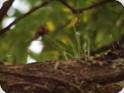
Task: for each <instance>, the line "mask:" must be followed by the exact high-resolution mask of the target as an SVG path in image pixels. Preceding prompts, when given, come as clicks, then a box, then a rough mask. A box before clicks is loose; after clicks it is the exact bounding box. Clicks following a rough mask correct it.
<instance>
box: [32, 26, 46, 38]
mask: <svg viewBox="0 0 124 93" xmlns="http://www.w3.org/2000/svg"><path fill="white" fill-rule="evenodd" d="M47 33H48V29H47V28H45V27H44V26H40V27H39V28H38V29H37V31H36V33H35V35H34V38H33V39H37V38H39V37H43V36H44V35H46V34H47Z"/></svg>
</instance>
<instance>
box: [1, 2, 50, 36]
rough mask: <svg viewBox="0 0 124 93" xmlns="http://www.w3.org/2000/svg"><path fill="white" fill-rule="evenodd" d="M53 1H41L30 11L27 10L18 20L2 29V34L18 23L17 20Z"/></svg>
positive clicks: (17, 19)
mask: <svg viewBox="0 0 124 93" xmlns="http://www.w3.org/2000/svg"><path fill="white" fill-rule="evenodd" d="M50 2H51V1H44V2H43V3H41V4H40V5H38V6H36V7H34V8H32V9H31V10H30V11H29V12H27V13H26V14H24V15H22V16H20V17H18V18H16V20H14V21H13V22H12V23H11V24H9V25H8V26H7V27H5V28H3V29H1V30H0V35H2V34H3V33H5V32H7V31H9V30H10V28H11V27H12V26H13V25H14V24H16V23H17V22H19V21H20V20H22V19H24V18H25V17H27V16H28V15H30V14H32V13H33V12H35V11H36V10H38V9H40V8H42V7H44V6H46V5H48V4H49V3H50Z"/></svg>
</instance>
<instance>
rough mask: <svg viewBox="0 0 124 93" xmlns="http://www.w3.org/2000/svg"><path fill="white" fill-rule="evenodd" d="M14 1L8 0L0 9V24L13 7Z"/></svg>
mask: <svg viewBox="0 0 124 93" xmlns="http://www.w3.org/2000/svg"><path fill="white" fill-rule="evenodd" d="M13 2H14V0H7V1H5V2H4V3H3V6H2V8H1V9H0V22H1V21H2V20H3V18H4V16H5V15H6V14H7V11H8V10H9V8H10V7H11V5H12V3H13Z"/></svg>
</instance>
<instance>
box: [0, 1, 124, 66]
mask: <svg viewBox="0 0 124 93" xmlns="http://www.w3.org/2000/svg"><path fill="white" fill-rule="evenodd" d="M43 1H44V0H28V2H29V3H30V4H31V6H32V7H34V6H36V5H38V4H39V3H41V2H43ZM98 1H101V0H68V1H67V2H68V3H69V4H71V5H72V6H74V7H75V8H82V7H87V6H90V5H92V4H94V3H95V2H98ZM19 15H21V13H18V11H17V13H15V16H19ZM123 16H124V8H123V7H122V5H121V4H119V3H118V2H116V1H114V2H111V3H108V4H105V5H101V6H100V7H96V8H93V9H90V10H87V11H85V12H83V13H81V14H80V15H74V14H72V13H71V11H70V10H69V9H68V8H67V7H65V6H64V5H62V4H61V3H60V2H59V1H57V0H56V1H54V2H52V3H51V4H49V5H48V6H47V7H43V8H41V9H39V10H37V11H35V12H34V13H32V14H31V15H29V16H27V17H26V18H24V19H23V20H21V21H20V22H18V23H17V24H16V25H15V28H14V29H12V30H11V31H9V32H7V33H5V34H4V35H1V36H0V61H2V62H5V63H9V64H13V63H14V64H15V63H18V64H20V63H26V60H27V55H30V56H31V57H32V58H34V59H36V60H37V61H38V62H40V61H44V60H68V59H70V58H78V57H80V55H81V54H88V55H89V54H90V51H93V50H96V49H97V48H100V47H101V46H103V45H106V44H109V43H110V42H112V41H113V40H115V39H118V38H119V37H120V35H121V34H123V32H124V31H123V30H124V27H123V22H124V17H123ZM64 24H65V25H64ZM41 25H44V26H45V27H47V28H48V29H49V32H48V34H47V35H45V36H44V37H43V39H42V42H43V45H44V48H43V51H42V52H41V53H40V54H35V53H33V52H31V51H29V49H28V47H29V45H30V43H31V39H32V38H33V36H34V33H35V32H36V31H37V28H38V27H39V26H41ZM61 26H62V27H61Z"/></svg>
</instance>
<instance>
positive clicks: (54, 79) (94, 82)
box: [0, 50, 124, 93]
mask: <svg viewBox="0 0 124 93" xmlns="http://www.w3.org/2000/svg"><path fill="white" fill-rule="evenodd" d="M115 53H116V54H117V55H116V54H115ZM122 53H123V54H122ZM120 54H121V55H120ZM115 56H117V57H115ZM123 58H124V50H117V51H116V52H115V51H114V53H113V54H111V55H110V53H109V54H108V55H102V56H99V57H87V56H84V57H82V58H80V59H73V60H70V61H67V62H65V61H54V62H53V61H48V62H42V63H33V64H27V65H0V84H1V85H2V87H3V88H4V89H5V90H6V91H7V92H8V93H30V92H31V93H118V91H120V89H121V86H119V85H118V84H116V83H117V82H119V81H123V80H124V65H123V62H124V59H123Z"/></svg>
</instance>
